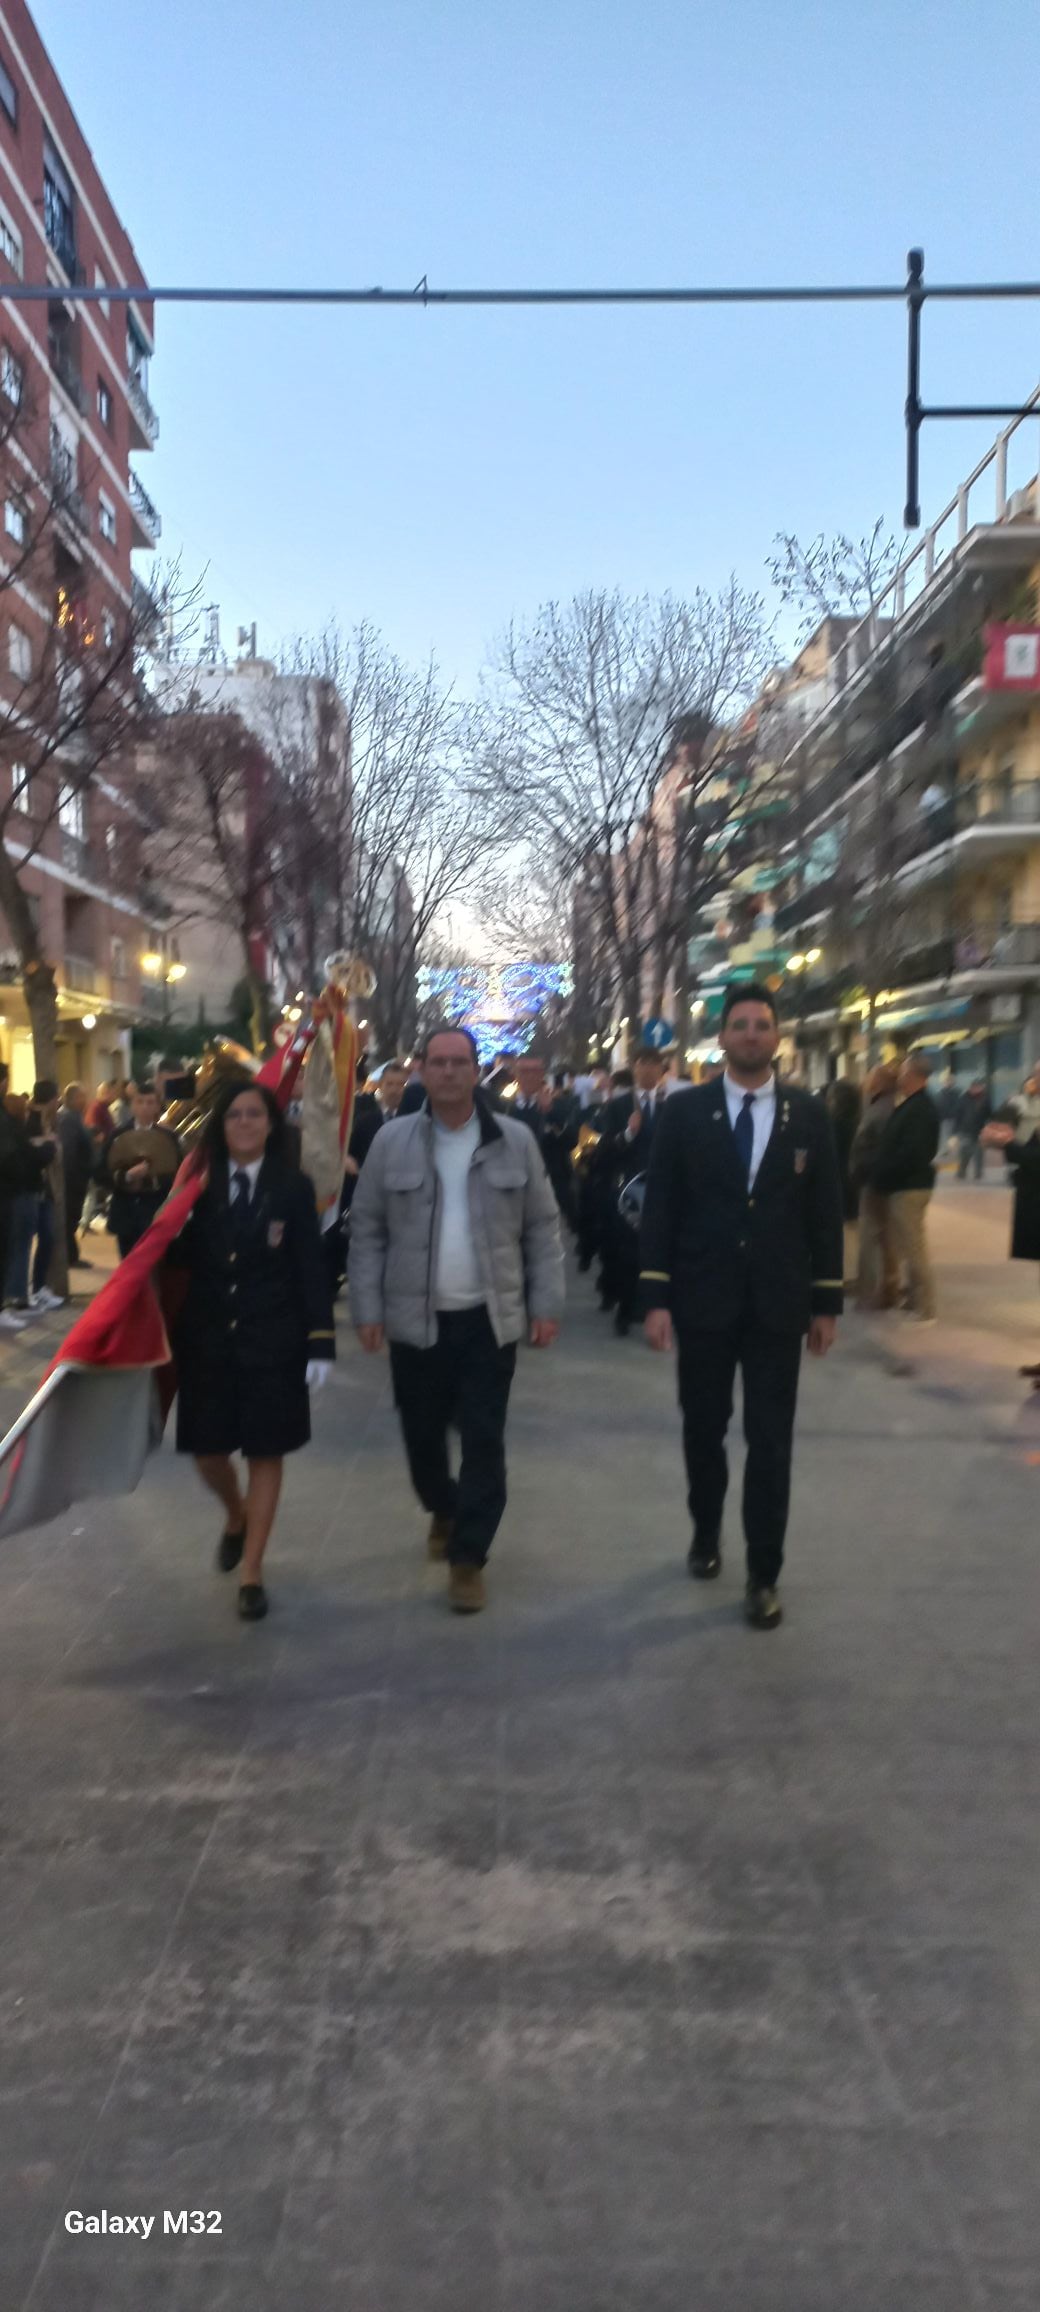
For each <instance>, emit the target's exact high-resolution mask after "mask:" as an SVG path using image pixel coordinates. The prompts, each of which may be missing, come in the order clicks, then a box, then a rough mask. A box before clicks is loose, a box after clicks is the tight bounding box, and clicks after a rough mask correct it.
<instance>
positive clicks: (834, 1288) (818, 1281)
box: [812, 1276, 845, 1292]
mask: <svg viewBox="0 0 1040 2312" xmlns="http://www.w3.org/2000/svg"><path fill="white" fill-rule="evenodd" d="M812 1281H813V1291H814V1292H844V1290H845V1279H844V1277H843V1276H814V1278H813V1280H812Z"/></svg>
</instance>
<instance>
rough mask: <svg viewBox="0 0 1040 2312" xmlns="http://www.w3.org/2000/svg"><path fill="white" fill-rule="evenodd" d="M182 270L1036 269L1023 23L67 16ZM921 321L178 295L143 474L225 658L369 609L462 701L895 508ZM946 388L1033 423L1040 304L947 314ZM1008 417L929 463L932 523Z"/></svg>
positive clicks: (164, 317) (187, 11)
mask: <svg viewBox="0 0 1040 2312" xmlns="http://www.w3.org/2000/svg"><path fill="white" fill-rule="evenodd" d="M35 13H36V18H37V22H38V24H39V27H40V30H41V33H42V35H43V37H44V39H45V40H46V42H47V44H48V46H49V48H50V51H51V54H52V56H53V58H54V61H55V63H56V65H57V68H58V70H59V72H60V73H61V75H62V77H63V79H64V81H65V85H66V87H67V89H68V91H69V94H70V97H71V99H72V102H73V104H74V106H75V108H76V110H77V112H78V114H79V117H80V120H81V122H82V124H83V127H84V129H85V131H86V134H87V136H88V138H89V140H90V142H91V144H92V145H93V148H94V152H95V155H96V157H97V160H98V163H99V165H100V168H101V170H102V173H103V174H104V176H105V177H106V179H107V182H108V184H109V187H110V189H111V192H112V194H113V196H114V198H115V201H116V203H117V206H118V207H119V208H120V210H121V212H122V214H123V217H124V219H125V221H126V223H127V225H128V227H129V229H130V231H131V233H132V234H133V236H134V239H135V241H136V243H137V247H138V250H139V253H140V256H141V260H142V263H143V264H144V266H145V267H146V269H147V270H148V272H149V274H150V277H151V279H152V280H153V281H160V280H166V281H170V282H185V281H194V282H200V283H216V282H221V281H234V282H239V283H258V282H281V281H286V282H299V283H308V282H310V283H318V282H321V283H329V282H341V283H344V284H350V285H358V284H360V285H368V284H374V283H381V284H383V285H384V286H390V285H395V286H396V285H403V286H410V285H411V284H412V283H413V282H415V281H416V280H417V279H418V278H419V276H420V275H421V274H423V273H426V274H428V275H429V278H430V280H431V282H434V283H439V284H442V285H443V284H456V285H461V284H466V285H470V284H474V285H488V284H500V283H509V282H520V283H539V284H542V283H544V284H550V285H552V284H564V283H567V282H582V283H609V282H617V281H621V282H626V283H635V284H639V283H652V282H676V281H697V280H700V281H704V282H725V281H736V280H747V281H768V280H777V281H780V280H786V281H792V280H799V279H807V280H821V281H826V280H838V279H850V280H877V279H897V278H900V277H901V274H902V267H903V260H904V256H905V251H906V248H907V246H908V245H909V244H910V243H911V242H922V243H923V244H924V246H925V248H926V251H927V255H928V265H929V271H930V273H931V275H932V277H933V278H935V279H941V278H945V279H948V280H949V279H957V278H960V279H966V278H975V277H986V276H990V277H999V278H1015V277H1018V278H1036V277H1037V276H1040V254H1038V249H1037V232H1036V223H1035V220H1036V217H1037V214H1038V211H1040V201H1038V193H1040V183H1038V178H1040V140H1038V138H1037V133H1036V105H1037V90H1038V88H1040V11H1037V10H1030V9H1024V8H1023V7H1022V6H1021V4H1020V0H1015V5H1014V6H1012V5H1011V4H1010V0H913V4H912V6H910V7H907V5H906V0H787V4H786V5H785V6H784V7H782V8H779V7H777V6H776V5H775V0H729V4H728V6H726V7H725V8H720V7H718V6H717V5H714V4H713V5H711V6H705V5H703V4H702V0H480V4H478V0H347V4H344V0H299V4H298V7H297V9H296V10H295V11H290V10H289V9H288V8H287V7H286V6H285V4H284V0H149V4H148V5H147V6H146V5H145V4H144V0H106V5H105V7H104V8H103V9H98V8H87V7H81V8H78V9H72V8H70V7H69V4H68V0H36V9H35ZM903 332H904V321H903V314H902V309H901V308H900V307H895V308H891V309H889V308H877V309H861V310H856V309H848V308H841V309H834V310H830V311H822V310H807V309H804V308H803V309H796V310H784V309H779V310H768V309H767V310H764V311H763V310H758V311H754V310H752V311H748V310H743V311H739V312H726V313H722V312H714V313H713V312H703V311H696V310H694V311H657V310H652V311H648V312H619V311H609V310H607V311H594V312H586V313H580V312H575V311H564V312H551V313H532V312H525V311H515V310H513V311H506V312H500V313H489V314H474V313H467V312H462V311H449V312H428V313H421V312H411V311H407V312H395V311H391V310H384V311H382V312H380V311H370V310H360V311H342V312H328V311H325V312H322V311H303V312H296V313H292V312H287V311H279V310H276V309H274V310H272V309H268V310H262V309H261V310H257V311H236V310H228V309H225V310H220V309H212V308H211V309H174V308H160V311H159V318H158V348H157V358H156V362H155V365H154V368H153V373H152V393H153V399H154V401H155V403H156V406H157V408H158V409H159V412H160V415H161V420H162V442H161V447H160V451H159V453H158V454H157V455H156V456H155V457H154V458H153V459H151V460H148V461H143V463H142V472H143V475H144V478H145V480H146V482H147V485H148V488H149V490H150V491H151V493H152V495H153V497H155V498H156V500H157V502H158V504H159V506H160V508H161V511H162V513H163V518H164V525H165V535H164V548H170V549H173V550H177V549H181V550H183V554H184V558H185V565H186V567H187V568H188V569H189V570H191V571H195V570H198V569H200V568H201V567H202V565H203V564H204V563H208V564H209V570H210V575H209V579H208V582H207V593H208V594H210V595H212V597H214V598H216V599H219V600H220V602H221V604H222V609H223V616H224V632H225V638H226V639H227V638H228V637H230V638H231V640H232V641H233V638H234V631H235V628H236V627H237V625H238V623H239V622H240V621H241V622H243V623H248V622H251V621H252V620H253V619H254V618H255V619H256V620H257V622H258V625H259V630H260V637H261V642H262V644H263V645H264V646H266V647H268V648H270V647H272V646H274V645H276V644H277V641H278V640H279V638H280V637H281V636H283V635H286V634H289V633H292V632H294V631H299V630H304V631H306V630H308V629H310V630H313V629H314V628H316V627H319V626H320V625H321V624H323V623H324V621H325V620H326V619H327V618H328V617H330V616H333V615H335V616H338V617H339V618H340V619H341V620H342V621H344V622H345V623H351V622H353V621H354V620H355V619H358V618H361V617H368V618H371V619H372V620H374V622H375V623H376V624H377V625H378V626H380V627H381V628H382V629H383V631H384V632H385V634H386V636H387V638H388V640H389V641H390V642H391V643H392V644H393V645H394V646H395V647H396V648H398V649H400V650H401V651H403V652H404V653H406V654H407V655H410V656H413V657H422V656H424V655H425V654H426V653H427V652H428V651H429V650H430V649H433V650H434V651H435V653H436V655H437V657H438V659H439V661H440V663H441V664H442V666H443V668H444V670H445V672H446V674H448V675H449V676H450V677H451V678H452V679H453V680H455V681H457V682H458V684H459V685H460V686H461V687H462V688H465V687H466V686H467V685H468V684H470V683H471V682H472V681H473V680H474V679H475V676H476V672H477V669H478V668H479V665H480V662H481V658H482V655H483V648H484V644H485V641H486V640H487V639H488V638H489V637H490V636H492V635H494V634H495V633H496V632H497V631H498V630H500V628H501V627H502V626H503V625H504V623H505V622H506V620H507V619H508V618H509V617H510V616H511V615H513V614H518V615H523V614H524V612H525V611H528V610H533V609H534V608H535V607H536V605H537V604H538V602H539V601H541V600H543V599H545V598H547V597H548V596H550V595H565V594H568V593H570V592H572V591H573V590H574V589H576V588H578V587H580V586H583V585H587V584H601V583H602V584H615V583H616V584H620V585H621V586H623V587H626V588H631V589H643V588H648V589H651V590H654V591H657V590H661V589H664V588H667V587H670V588H673V589H675V590H677V591H682V590H684V589H688V588H692V587H693V586H694V585H696V584H697V583H703V584H706V585H709V586H710V585H714V584H716V583H718V582H719V581H720V580H721V579H722V578H724V577H725V575H726V574H727V573H728V572H729V570H731V569H736V570H737V572H738V574H739V575H740V576H741V578H742V579H743V580H744V581H745V582H746V583H748V584H751V585H757V584H759V583H764V576H765V574H764V563H765V558H766V555H767V553H768V551H769V548H770V544H771V541H772V538H773V536H774V533H775V532H776V531H777V530H778V529H779V528H780V527H785V528H792V529H797V530H799V531H801V532H803V533H805V534H806V535H812V534H813V533H815V532H816V531H818V530H821V529H822V530H832V529H835V528H839V527H849V528H854V529H857V530H859V529H862V528H864V527H869V525H870V524H871V522H872V521H873V519H874V517H875V515H877V514H878V513H884V514H886V515H887V516H888V517H889V518H890V519H891V520H892V522H893V524H895V523H896V522H898V520H899V517H900V514H901V509H902V501H903V472H902V459H903V442H902V402H903V394H904V390H905V379H904V334H903ZM926 347H927V360H926V372H925V387H926V395H930V397H931V398H933V399H940V400H976V399H982V400H998V401H1003V400H1004V399H1005V398H1011V399H1017V398H1018V397H1019V396H1020V395H1021V396H1022V397H1023V398H1024V396H1025V394H1026V393H1027V392H1028V391H1029V390H1030V389H1031V387H1032V386H1033V385H1034V384H1035V383H1036V381H1037V378H1038V376H1040V304H1038V305H1026V306H1020V307H1012V308H996V307H992V306H985V307H980V306H973V307H970V308H958V309H951V308H933V309H931V311H930V312H929V313H928V314H927V316H926ZM993 430H994V429H993V428H992V427H982V428H981V429H979V428H974V427H972V426H969V425H959V426H956V427H954V426H946V427H943V428H941V429H940V428H938V427H933V428H929V429H927V430H926V433H925V438H924V462H923V500H924V507H925V514H926V518H927V517H928V515H929V514H930V513H934V512H936V511H938V509H939V507H940V504H941V503H942V502H943V501H944V500H945V498H946V497H947V496H948V495H950V494H951V492H952V489H953V488H954V486H955V485H956V483H957V481H958V479H959V478H960V475H961V472H962V471H964V470H966V469H967V467H968V465H969V464H970V463H971V462H972V461H973V459H974V457H975V456H976V455H977V454H978V453H979V451H980V449H981V448H982V447H983V446H985V443H986V442H987V441H988V439H989V438H990V436H991V434H992V432H993Z"/></svg>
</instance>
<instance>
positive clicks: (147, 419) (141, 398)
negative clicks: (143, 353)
mask: <svg viewBox="0 0 1040 2312" xmlns="http://www.w3.org/2000/svg"><path fill="white" fill-rule="evenodd" d="M126 398H127V400H128V402H129V404H130V415H131V418H132V419H133V421H134V423H133V426H132V427H131V433H132V436H133V447H134V449H144V450H152V449H154V448H155V445H156V442H157V441H158V439H159V420H158V417H157V415H156V413H155V411H154V409H153V408H152V405H151V402H150V401H149V399H148V395H147V394H146V392H145V389H144V387H143V385H142V383H141V380H140V378H139V377H138V376H137V375H136V374H135V372H134V371H133V370H132V369H131V370H130V371H129V373H128V375H127V380H126ZM135 429H136V430H135Z"/></svg>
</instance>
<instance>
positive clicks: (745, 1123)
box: [733, 1092, 755, 1183]
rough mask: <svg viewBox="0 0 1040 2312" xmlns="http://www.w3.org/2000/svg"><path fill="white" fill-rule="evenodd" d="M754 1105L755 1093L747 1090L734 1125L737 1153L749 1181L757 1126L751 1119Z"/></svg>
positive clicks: (745, 1176)
mask: <svg viewBox="0 0 1040 2312" xmlns="http://www.w3.org/2000/svg"><path fill="white" fill-rule="evenodd" d="M754 1105H755V1095H754V1093H753V1092H745V1094H744V1099H743V1104H742V1107H741V1110H740V1114H739V1116H738V1117H737V1121H736V1123H735V1124H734V1126H733V1138H734V1140H735V1142H736V1147H737V1155H738V1156H739V1158H740V1161H741V1163H742V1165H743V1167H744V1178H745V1180H747V1181H748V1182H749V1183H750V1180H751V1158H752V1156H753V1155H754V1152H755V1127H754V1125H753V1123H752V1121H751V1110H752V1108H753V1107H754Z"/></svg>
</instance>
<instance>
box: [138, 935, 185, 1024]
mask: <svg viewBox="0 0 1040 2312" xmlns="http://www.w3.org/2000/svg"><path fill="white" fill-rule="evenodd" d="M187 969H188V966H187V964H186V963H167V961H166V957H165V956H164V955H160V954H159V953H158V951H157V949H156V948H154V947H150V948H148V949H147V951H146V952H145V954H144V955H142V957H141V970H142V971H143V972H144V973H145V974H146V976H147V977H148V978H149V979H150V980H156V981H159V982H161V984H162V991H163V1007H162V1024H163V1026H164V1028H167V1027H169V1024H170V1013H171V1011H172V1009H173V1006H172V1004H171V1002H170V989H171V987H176V986H177V985H178V983H179V981H180V980H182V979H183V978H184V977H185V975H186V973H187Z"/></svg>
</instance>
